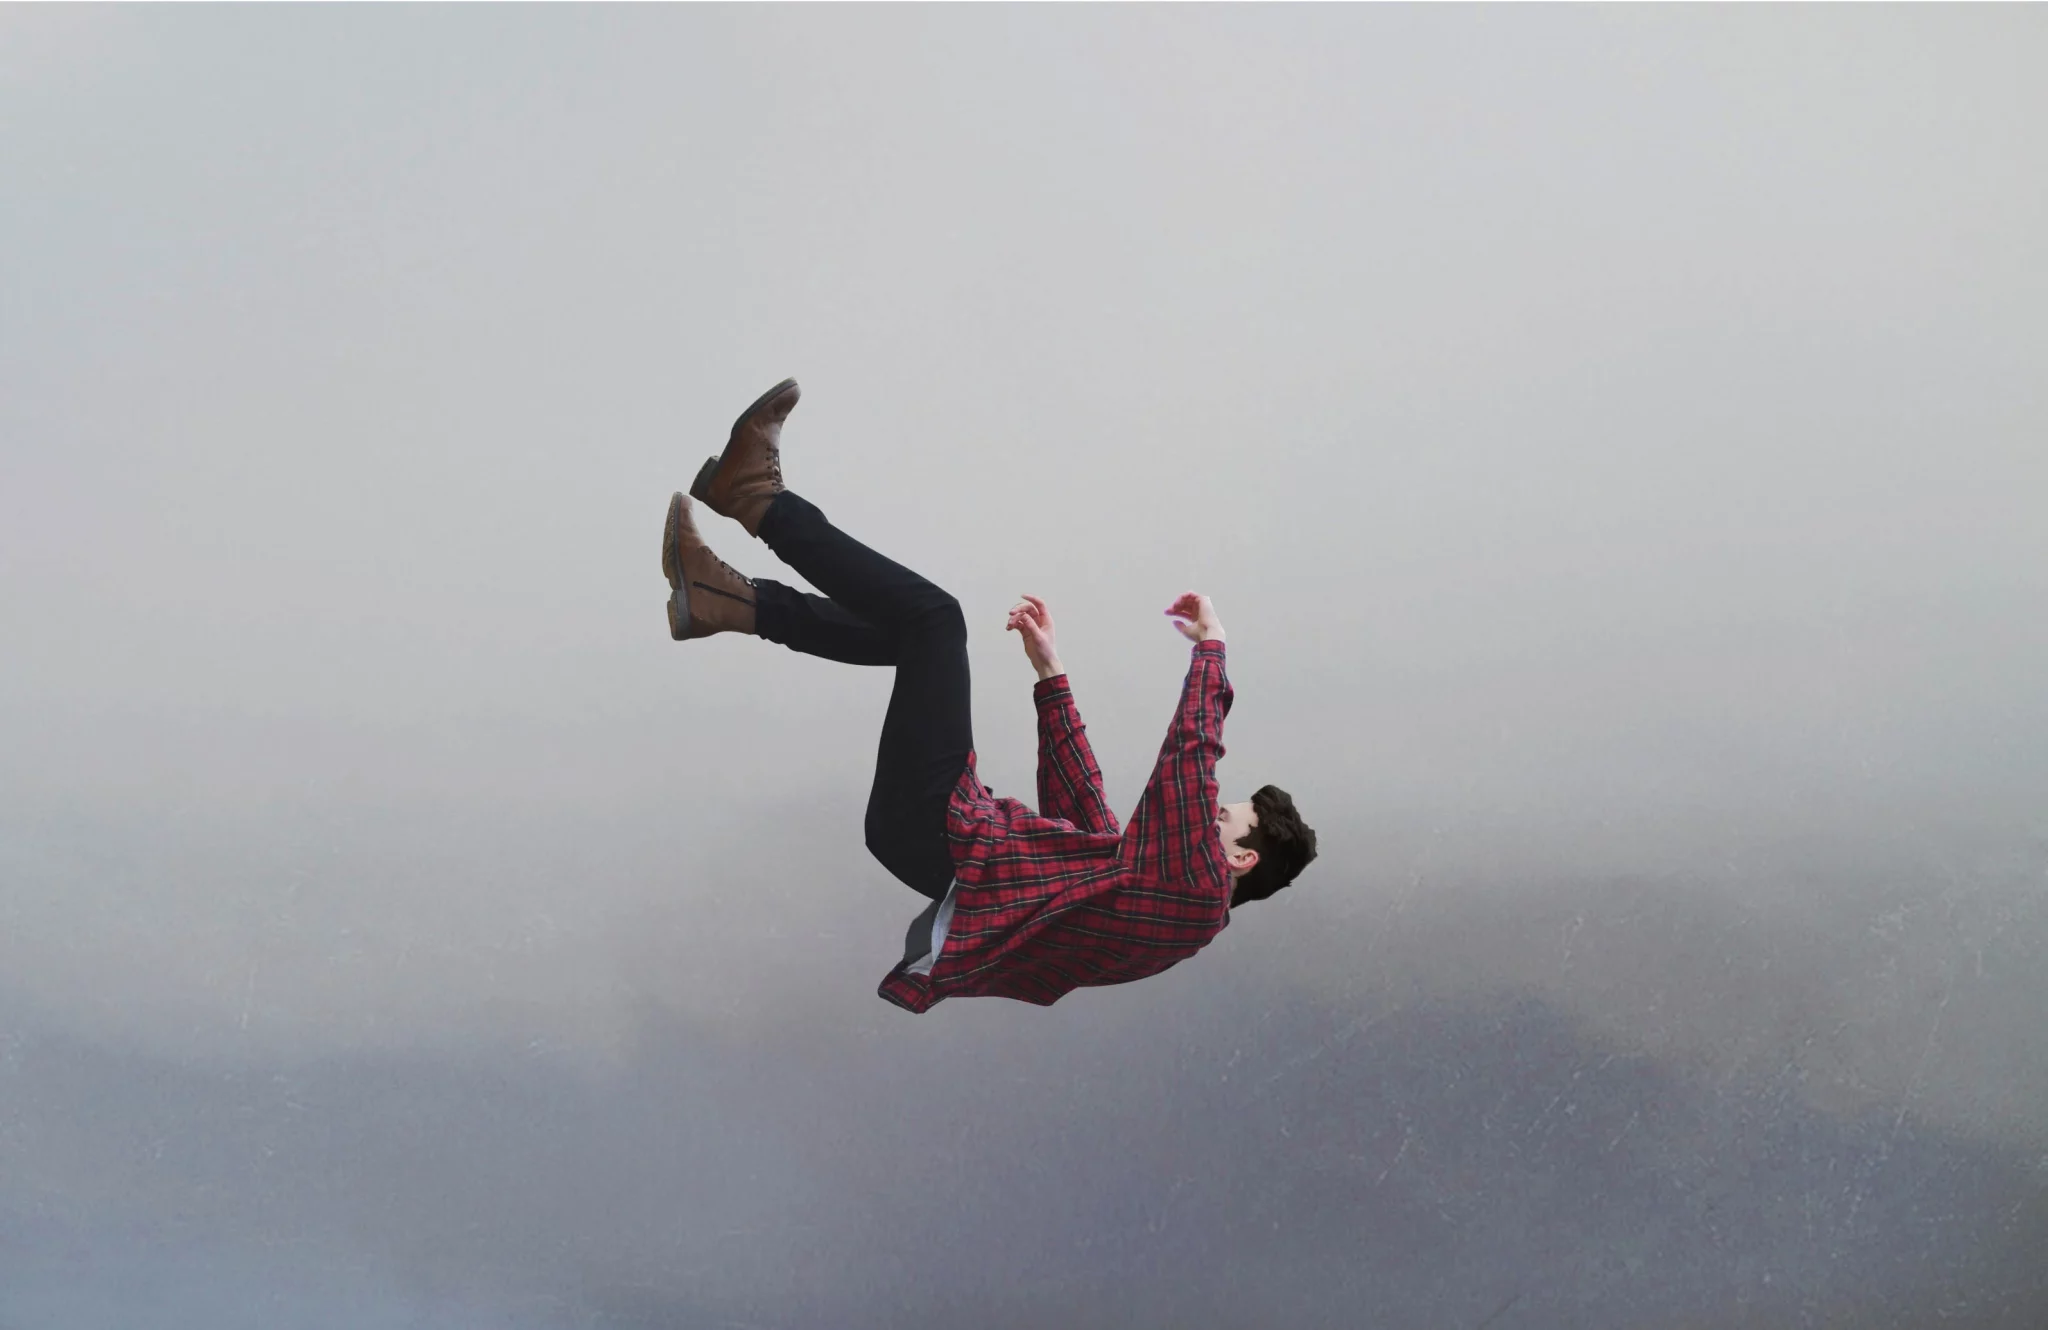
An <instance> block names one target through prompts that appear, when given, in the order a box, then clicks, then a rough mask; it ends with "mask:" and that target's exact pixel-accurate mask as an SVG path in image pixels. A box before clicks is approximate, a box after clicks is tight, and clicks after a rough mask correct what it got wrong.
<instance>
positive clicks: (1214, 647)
mask: <svg viewBox="0 0 2048 1330" xmlns="http://www.w3.org/2000/svg"><path fill="white" fill-rule="evenodd" d="M1195 650H1196V651H1206V652H1208V653H1209V654H1210V655H1212V656H1220V655H1222V654H1223V639H1222V638H1220V637H1212V638H1210V639H1209V640H1208V641H1206V642H1197V643H1195Z"/></svg>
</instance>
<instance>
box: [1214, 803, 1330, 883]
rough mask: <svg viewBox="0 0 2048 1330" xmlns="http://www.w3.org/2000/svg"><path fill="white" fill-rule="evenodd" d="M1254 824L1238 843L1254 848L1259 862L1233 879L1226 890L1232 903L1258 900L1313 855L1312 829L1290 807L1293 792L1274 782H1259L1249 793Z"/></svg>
mask: <svg viewBox="0 0 2048 1330" xmlns="http://www.w3.org/2000/svg"><path fill="white" fill-rule="evenodd" d="M1252 812H1253V813H1255V814H1257V816H1258V825H1257V826H1255V827H1253V828H1252V829H1251V830H1250V831H1247V832H1246V833H1244V835H1243V836H1240V837H1239V838H1238V842H1237V844H1238V847H1239V848H1242V849H1246V850H1252V851H1255V852H1256V853H1257V854H1258V856H1259V862H1258V863H1257V864H1255V865H1253V867H1252V871H1251V872H1249V873H1246V874H1245V875H1244V876H1243V877H1241V878H1239V879H1238V880H1237V886H1236V888H1235V889H1234V890H1233V891H1232V892H1231V893H1230V903H1231V904H1232V905H1233V906H1237V905H1242V904H1244V903H1245V902H1246V901H1262V900H1264V899H1266V897H1268V896H1270V895H1272V894H1273V893H1274V892H1276V891H1278V890H1280V889H1281V888H1282V887H1284V886H1286V885H1287V884H1288V883H1290V882H1292V881H1294V879H1295V877H1296V876H1297V875H1298V874H1299V873H1300V872H1301V870H1302V869H1304V868H1307V867H1308V866H1309V862H1310V861H1311V860H1313V859H1314V858H1315V857H1316V833H1315V831H1314V829H1313V828H1311V827H1310V826H1309V825H1308V823H1306V822H1304V821H1302V820H1301V814H1300V813H1297V812H1296V811H1294V796H1293V795H1291V794H1289V793H1288V792H1287V791H1285V790H1283V789H1281V788H1280V787H1279V786H1277V785H1262V786H1260V787H1259V789H1258V790H1257V791H1255V792H1254V793H1253V794H1252Z"/></svg>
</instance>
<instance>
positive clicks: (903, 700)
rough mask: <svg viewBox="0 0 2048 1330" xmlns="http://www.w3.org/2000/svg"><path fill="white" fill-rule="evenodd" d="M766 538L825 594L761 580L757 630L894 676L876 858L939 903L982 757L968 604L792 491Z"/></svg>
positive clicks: (872, 809)
mask: <svg viewBox="0 0 2048 1330" xmlns="http://www.w3.org/2000/svg"><path fill="white" fill-rule="evenodd" d="M760 530H761V539H762V540H764V541H766V542H767V544H768V548H769V549H771V550H774V551H775V554H776V556H777V557H778V558H780V559H781V560H782V561H783V562H784V563H786V564H788V565H789V566H790V567H792V568H794V569H796V570H797V571H798V572H799V573H802V574H803V575H804V577H805V578H807V579H808V580H809V581H810V583H811V585H812V586H815V587H817V588H818V590H820V591H822V592H824V593H825V594H824V595H822V596H813V595H808V594H806V593H804V592H801V591H798V590H796V589H795V588H793V587H788V586H784V585H783V584H782V583H780V582H772V581H769V580H768V579H766V578H755V579H754V591H755V603H754V631H755V632H756V633H758V634H759V635H760V636H762V637H764V638H766V639H767V640H768V641H770V642H780V643H781V644H782V645H783V646H786V647H788V648H789V649H790V650H791V651H801V652H803V653H804V654H805V655H809V656H823V657H824V658H825V659H826V660H837V661H844V662H845V663H847V664H849V665H893V666H895V667H896V686H895V689H894V690H893V691H892V692H891V693H890V694H889V713H888V716H887V718H886V719H884V720H883V721H882V743H881V748H880V750H879V751H878V752H877V753H876V756H875V783H874V786H873V788H872V789H870V790H869V792H868V812H867V845H868V852H869V853H871V854H873V855H874V856H875V858H876V859H877V860H879V861H880V862H881V865H882V867H884V868H886V869H888V870H889V871H890V872H891V873H892V874H894V875H895V876H896V877H897V878H898V879H900V880H901V881H902V882H903V884H904V885H905V886H908V887H909V888H910V889H911V890H912V891H915V892H917V893H918V894H919V895H922V896H928V897H930V898H931V899H932V900H933V901H937V900H939V899H940V898H941V897H943V896H944V895H945V894H946V888H947V886H948V885H950V884H951V882H952V880H953V858H952V855H951V853H950V852H949V851H948V850H947V848H946V805H947V803H948V802H949V801H950V800H951V798H952V794H953V787H954V786H955V785H956V784H957V783H958V782H959V780H960V773H961V772H962V771H963V770H965V769H966V767H967V754H968V750H970V749H972V748H973V747H974V730H973V723H972V720H973V717H972V709H971V707H970V705H969V702H970V698H969V680H968V669H967V620H966V618H965V616H963V615H962V614H961V613H960V602H959V601H957V600H955V599H953V597H952V596H951V595H949V594H947V593H946V592H944V591H942V590H940V589H939V588H938V587H936V586H934V585H932V584H931V583H930V582H928V581H926V580H925V579H924V578H922V577H919V576H918V575H917V574H916V573H913V572H911V571H910V570H909V569H908V568H905V567H904V566H903V565H902V564H899V563H895V562H892V561H891V560H889V559H886V558H883V557H882V556H881V555H879V554H877V553H875V552H874V551H873V550H871V549H869V548H868V547H867V546H865V545H863V544H861V543H860V542H859V541H857V540H855V539H854V538H853V537H852V536H849V535H847V534H846V533H845V532H844V531H841V530H840V529H839V528H837V527H835V526H833V525H832V524H831V523H830V522H828V521H826V520H825V514H823V513H821V512H819V511H818V509H817V508H816V507H815V506H814V505H812V504H811V503H809V502H807V501H806V500H804V499H802V498H800V497H799V496H798V495H796V494H794V493H792V492H791V491H789V490H784V491H783V492H782V493H780V494H778V495H776V496H775V499H774V501H773V502H771V503H770V504H769V505H768V510H767V512H765V513H764V514H763V515H762V517H761V528H760ZM929 913H930V911H927V914H929ZM913 931H914V930H913Z"/></svg>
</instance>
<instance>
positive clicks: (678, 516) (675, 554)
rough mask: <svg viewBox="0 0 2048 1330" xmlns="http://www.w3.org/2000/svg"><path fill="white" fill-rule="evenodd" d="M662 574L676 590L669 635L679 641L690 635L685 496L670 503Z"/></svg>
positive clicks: (671, 603)
mask: <svg viewBox="0 0 2048 1330" xmlns="http://www.w3.org/2000/svg"><path fill="white" fill-rule="evenodd" d="M661 572H662V575H663V576H664V577H666V578H668V584H669V586H670V587H671V588H673V590H672V591H671V592H670V594H669V598H668V635H669V636H670V637H672V638H674V639H675V640H676V641H678V642H681V641H683V640H685V639H686V638H687V637H688V636H689V634H690V591H689V587H688V585H687V584H686V583H685V582H684V580H683V496H682V493H681V491H678V492H677V493H676V494H675V495H674V497H672V498H671V499H669V501H668V525H667V526H665V527H663V528H662V532H661Z"/></svg>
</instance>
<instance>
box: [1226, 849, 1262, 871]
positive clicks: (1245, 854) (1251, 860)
mask: <svg viewBox="0 0 2048 1330" xmlns="http://www.w3.org/2000/svg"><path fill="white" fill-rule="evenodd" d="M1230 866H1231V867H1232V868H1235V869H1237V870H1239V871H1240V872H1245V873H1249V872H1251V871H1252V870H1253V869H1254V868H1257V867H1258V866H1259V852H1258V851H1257V850H1233V851H1232V852H1231V855H1230Z"/></svg>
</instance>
